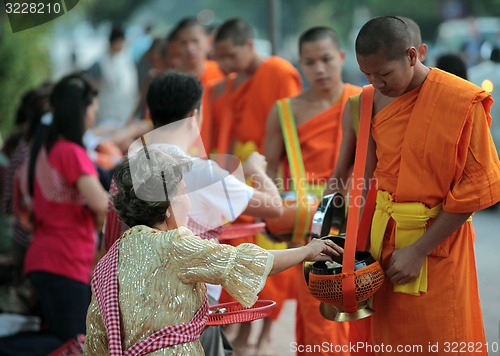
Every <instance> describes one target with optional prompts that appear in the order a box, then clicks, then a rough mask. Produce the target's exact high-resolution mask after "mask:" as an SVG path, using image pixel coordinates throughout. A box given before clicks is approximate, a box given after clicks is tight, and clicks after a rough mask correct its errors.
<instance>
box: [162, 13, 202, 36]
mask: <svg viewBox="0 0 500 356" xmlns="http://www.w3.org/2000/svg"><path fill="white" fill-rule="evenodd" d="M193 27H199V28H201V29H202V30H203V32H205V31H206V30H205V27H204V26H203V25H202V24H201V23H199V22H198V20H196V18H194V17H186V18H184V19H182V20H180V21H179V22H178V23H177V24H176V25H175V27H174V28H173V29H172V31H170V34H169V35H168V37H167V40H168V41H169V42H171V41H175V40H177V37H178V35H179V32H181V31H182V30H185V29H187V28H193Z"/></svg>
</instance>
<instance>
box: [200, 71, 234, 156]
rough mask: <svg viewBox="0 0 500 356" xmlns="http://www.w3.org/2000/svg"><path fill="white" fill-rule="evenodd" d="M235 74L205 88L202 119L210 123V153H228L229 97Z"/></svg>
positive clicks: (229, 138) (229, 133)
mask: <svg viewBox="0 0 500 356" xmlns="http://www.w3.org/2000/svg"><path fill="white" fill-rule="evenodd" d="M235 79H236V74H235V73H231V74H229V75H227V76H226V78H225V79H224V80H223V81H220V82H216V83H215V84H212V85H210V86H209V87H208V88H207V90H206V98H207V100H206V101H205V103H204V105H205V106H204V110H203V113H204V120H205V118H207V117H208V120H209V121H210V122H211V123H212V127H211V132H210V139H209V141H208V142H210V145H209V147H210V152H211V153H221V154H227V153H229V145H230V140H231V137H230V135H231V132H230V129H231V127H230V123H231V109H230V103H231V97H232V88H233V84H234V80H235Z"/></svg>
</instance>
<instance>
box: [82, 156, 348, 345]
mask: <svg viewBox="0 0 500 356" xmlns="http://www.w3.org/2000/svg"><path fill="white" fill-rule="evenodd" d="M187 168H189V162H188V161H186V159H185V158H182V157H179V156H176V155H175V154H169V153H166V152H164V151H163V150H160V149H158V148H152V149H150V150H148V152H144V150H142V151H140V152H138V153H136V154H135V155H133V156H131V157H130V158H129V159H125V160H124V162H123V163H122V164H121V165H120V166H119V167H118V169H117V171H116V173H115V180H116V184H117V186H118V192H117V193H116V195H114V196H113V198H112V199H113V202H114V205H115V208H116V209H117V211H118V216H119V217H120V219H121V220H122V221H123V222H124V223H126V224H127V225H128V226H133V227H132V228H130V229H129V230H127V231H126V232H125V233H124V234H123V235H122V237H121V238H120V239H118V240H117V241H116V243H115V244H114V245H113V247H112V248H111V249H110V250H109V251H108V253H107V254H106V256H105V257H104V258H103V259H102V260H101V261H100V262H99V264H98V266H97V268H96V271H95V273H94V279H93V281H92V291H93V295H92V303H91V305H90V307H89V311H88V315H87V340H86V343H85V354H87V355H105V354H110V355H121V354H122V353H123V354H124V355H125V354H130V355H141V354H146V353H151V354H154V355H203V354H204V352H203V348H202V347H201V344H200V342H199V341H198V338H199V336H200V334H201V332H202V331H203V329H204V327H205V324H206V320H207V315H208V304H207V293H206V287H205V283H212V284H220V285H222V286H223V287H224V288H225V289H226V290H227V291H228V292H229V293H230V294H231V295H232V296H233V297H234V298H235V299H236V300H237V301H239V302H240V303H241V304H242V305H244V306H246V307H250V306H252V305H253V304H254V303H255V301H256V300H257V294H258V293H259V291H260V290H261V289H262V288H263V286H264V284H265V281H266V277H267V276H268V275H270V274H275V273H278V272H281V271H283V270H285V269H287V268H290V267H292V266H294V265H295V264H297V263H300V262H302V261H306V260H307V261H320V260H322V261H325V260H331V258H330V256H329V255H339V253H342V249H341V248H340V247H338V246H337V245H335V244H333V243H332V242H331V241H328V240H326V241H323V240H313V241H311V242H310V243H309V244H308V245H306V246H303V247H299V248H295V249H289V250H280V251H267V250H264V249H262V248H260V247H258V246H256V245H254V244H248V243H245V244H241V245H239V246H238V247H233V246H230V245H223V244H218V243H217V242H214V241H213V240H203V239H201V238H199V237H198V236H194V235H193V233H192V232H191V231H190V230H189V229H187V228H186V227H185V226H186V221H187V213H188V210H189V208H190V201H189V197H188V195H187V194H186V186H185V184H184V181H183V179H182V173H183V171H185V170H186V169H187ZM158 187H161V190H162V191H161V192H160V194H158V191H157V188H158ZM163 191H164V192H163ZM159 196H163V197H165V196H166V197H167V199H163V201H153V200H155V199H156V200H159V199H158V197H159ZM123 350H125V351H123Z"/></svg>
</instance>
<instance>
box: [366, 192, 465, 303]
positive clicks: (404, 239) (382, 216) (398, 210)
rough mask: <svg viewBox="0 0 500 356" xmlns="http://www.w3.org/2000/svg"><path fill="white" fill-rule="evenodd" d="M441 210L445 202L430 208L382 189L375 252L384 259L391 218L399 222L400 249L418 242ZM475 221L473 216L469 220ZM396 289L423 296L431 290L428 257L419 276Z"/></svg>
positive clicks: (373, 235) (397, 239) (375, 225)
mask: <svg viewBox="0 0 500 356" xmlns="http://www.w3.org/2000/svg"><path fill="white" fill-rule="evenodd" d="M441 210H442V205H441V204H439V205H437V206H435V207H434V208H428V207H427V206H425V204H423V203H420V202H410V203H396V202H394V199H393V197H392V195H391V194H390V193H388V192H385V191H381V190H379V191H378V192H377V205H376V206H375V213H374V214H373V221H372V231H371V253H372V255H373V256H374V257H375V258H376V259H377V260H378V261H380V255H381V253H382V241H383V239H384V233H385V230H386V227H387V223H388V222H389V219H390V218H393V219H394V221H395V222H396V234H395V243H396V246H395V248H396V250H397V249H400V248H403V247H406V246H409V245H411V244H413V243H414V242H415V241H417V240H418V239H419V238H420V237H421V236H422V235H423V234H424V233H425V231H426V227H427V221H429V219H435V218H436V217H437V216H438V215H439V213H440V212H441ZM471 220H472V217H470V218H469V219H468V220H467V221H471ZM394 291H395V292H401V293H407V294H413V295H420V292H427V257H426V258H425V261H424V264H423V265H422V268H421V269H420V273H419V274H418V277H417V278H416V279H415V280H413V281H411V282H408V283H405V284H395V285H394Z"/></svg>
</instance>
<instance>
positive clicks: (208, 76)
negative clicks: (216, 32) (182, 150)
mask: <svg viewBox="0 0 500 356" xmlns="http://www.w3.org/2000/svg"><path fill="white" fill-rule="evenodd" d="M198 79H199V80H200V83H201V85H202V86H203V96H202V99H201V101H202V106H201V110H202V113H201V114H202V123H201V129H200V132H201V139H202V141H203V145H204V146H205V151H206V152H207V153H208V152H210V151H211V149H212V136H213V123H212V115H211V114H210V111H209V110H208V107H209V104H208V101H209V100H210V99H209V95H210V91H209V90H208V88H210V87H211V86H212V85H213V84H215V83H217V82H218V81H221V80H223V79H224V73H222V71H221V70H220V68H219V65H218V64H217V62H215V61H211V60H207V61H206V62H205V70H204V71H203V73H202V74H201V75H200V76H199V77H198Z"/></svg>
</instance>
